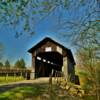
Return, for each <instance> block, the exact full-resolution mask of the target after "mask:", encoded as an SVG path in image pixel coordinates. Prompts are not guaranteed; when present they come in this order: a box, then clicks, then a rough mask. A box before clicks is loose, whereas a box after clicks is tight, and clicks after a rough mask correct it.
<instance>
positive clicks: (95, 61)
mask: <svg viewBox="0 0 100 100" xmlns="http://www.w3.org/2000/svg"><path fill="white" fill-rule="evenodd" d="M99 27H100V26H99V25H98V23H96V22H92V23H90V27H89V28H88V29H87V30H86V31H84V32H85V33H82V34H81V35H82V36H81V38H80V40H79V41H78V42H77V43H78V45H79V47H80V48H79V49H78V51H77V59H78V62H79V65H80V67H81V70H80V75H83V77H85V78H86V81H85V82H84V83H85V84H84V87H83V88H84V89H85V90H86V91H87V93H92V94H95V96H96V97H97V100H99V98H100V96H99V87H100V85H99V84H100V79H99V76H100V68H99V64H100V61H99V59H100V53H99V48H100V45H99V44H100V40H99Z"/></svg>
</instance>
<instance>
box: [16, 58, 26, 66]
mask: <svg viewBox="0 0 100 100" xmlns="http://www.w3.org/2000/svg"><path fill="white" fill-rule="evenodd" d="M15 68H25V61H24V59H20V60H17V61H16V63H15Z"/></svg>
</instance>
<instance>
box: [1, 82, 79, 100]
mask: <svg viewBox="0 0 100 100" xmlns="http://www.w3.org/2000/svg"><path fill="white" fill-rule="evenodd" d="M63 94H64V93H63V92H62V91H61V90H60V89H59V88H58V87H57V86H52V89H49V86H48V85H47V84H33V85H31V86H21V87H16V88H13V89H11V90H9V91H6V92H4V93H1V94H0V100H73V99H74V100H80V99H78V98H74V97H71V96H69V95H68V94H67V92H66V95H63Z"/></svg>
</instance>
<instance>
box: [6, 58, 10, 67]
mask: <svg viewBox="0 0 100 100" xmlns="http://www.w3.org/2000/svg"><path fill="white" fill-rule="evenodd" d="M5 67H6V68H10V62H9V61H8V60H6V61H5Z"/></svg>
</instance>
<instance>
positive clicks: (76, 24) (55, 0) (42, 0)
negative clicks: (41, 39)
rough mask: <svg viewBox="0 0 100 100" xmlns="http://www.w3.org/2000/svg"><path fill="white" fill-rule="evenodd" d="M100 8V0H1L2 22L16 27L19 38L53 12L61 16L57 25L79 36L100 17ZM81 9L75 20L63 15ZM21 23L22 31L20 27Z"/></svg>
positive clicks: (31, 33)
mask: <svg viewBox="0 0 100 100" xmlns="http://www.w3.org/2000/svg"><path fill="white" fill-rule="evenodd" d="M99 7H100V1H99V0H77V1H76V0H17V1H16V0H1V1H0V15H1V16H0V22H1V23H2V24H6V25H10V26H12V27H14V29H15V30H16V37H19V36H20V35H22V34H23V33H29V34H30V35H34V33H35V30H34V28H35V25H36V24H37V23H39V22H40V21H41V20H43V19H45V18H47V17H49V16H50V15H58V17H57V19H58V22H59V23H58V24H57V25H58V26H57V27H58V28H59V29H61V30H66V29H67V30H66V31H68V30H69V29H71V31H70V32H66V31H65V35H66V36H68V35H70V34H71V35H72V34H73V33H74V34H76V35H79V33H80V31H83V30H84V29H86V28H87V27H88V26H87V24H88V23H89V21H96V20H98V19H99V18H100V15H99V12H100V9H99ZM79 9H81V10H82V11H84V9H85V12H84V15H82V14H81V15H78V16H77V18H76V19H74V18H72V19H71V18H70V19H69V18H66V19H65V18H63V16H65V15H69V16H70V14H71V13H70V12H73V11H74V12H80V10H79ZM74 16H75V14H74ZM99 22H100V21H99ZM19 25H20V27H21V29H22V30H21V31H19V30H17V29H19ZM58 28H57V30H58ZM55 29H56V28H55ZM69 33H70V34H69ZM76 37H77V36H76Z"/></svg>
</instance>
